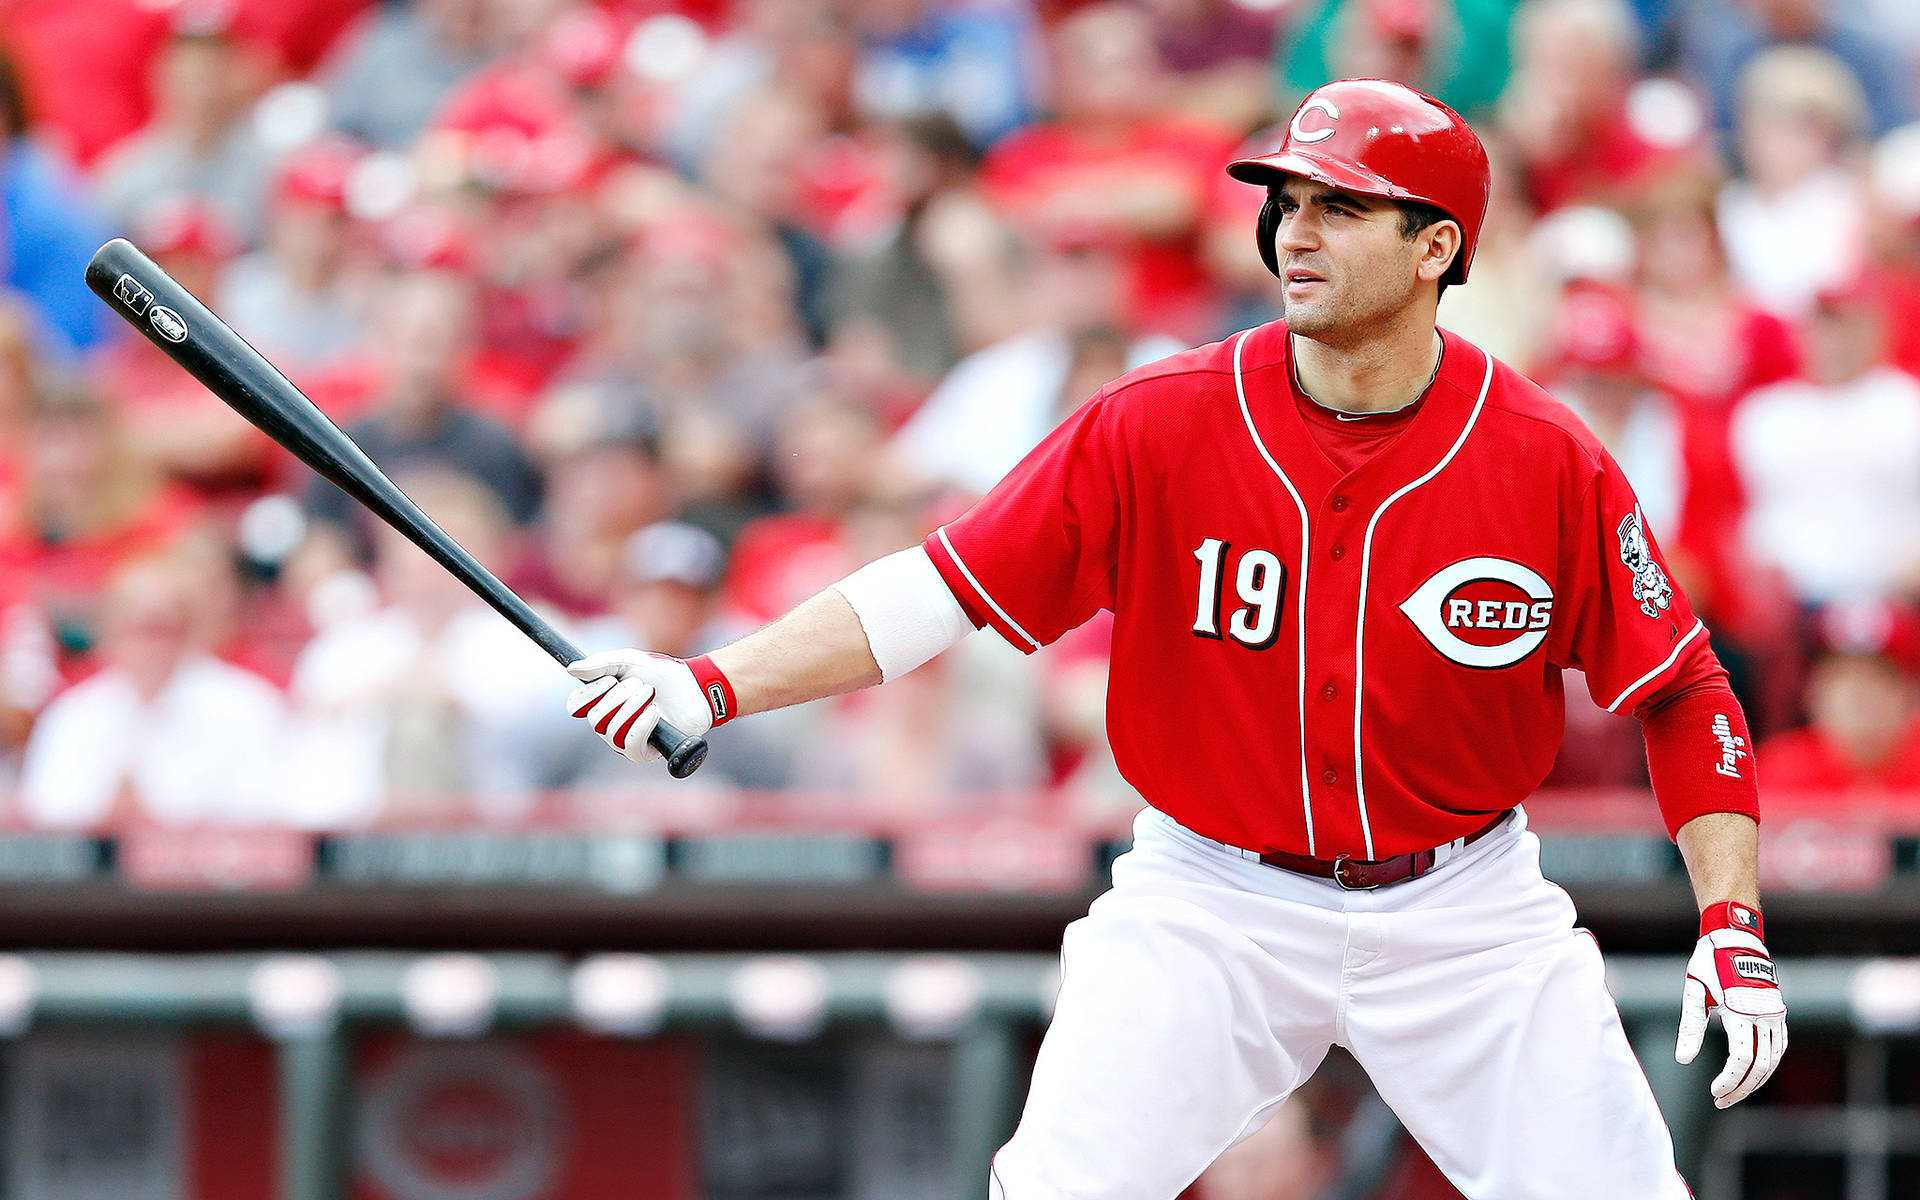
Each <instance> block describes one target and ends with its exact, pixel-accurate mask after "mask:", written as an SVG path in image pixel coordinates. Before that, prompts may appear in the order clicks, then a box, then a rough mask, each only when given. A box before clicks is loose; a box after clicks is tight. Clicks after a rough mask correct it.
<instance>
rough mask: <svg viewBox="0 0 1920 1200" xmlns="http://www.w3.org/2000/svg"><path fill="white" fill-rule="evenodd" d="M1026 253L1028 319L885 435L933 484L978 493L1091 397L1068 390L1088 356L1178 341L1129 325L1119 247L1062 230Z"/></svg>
mask: <svg viewBox="0 0 1920 1200" xmlns="http://www.w3.org/2000/svg"><path fill="white" fill-rule="evenodd" d="M1028 254H1029V256H1030V263H1029V271H1030V275H1029V282H1028V284H1027V286H1026V287H1025V288H1024V289H1022V291H1023V292H1024V293H1025V295H1026V298H1027V301H1028V307H1027V308H1026V309H1025V311H1026V313H1027V319H1028V325H1027V327H1026V328H1025V329H1023V330H1022V331H1021V332H1019V333H1016V334H1014V335H1013V336H1012V337H1009V338H1006V339H1004V340H1002V341H1000V342H997V343H995V344H994V345H992V346H988V347H987V348H986V349H984V350H980V351H977V352H976V353H974V354H971V355H968V356H967V357H966V358H964V359H962V360H961V361H960V362H959V363H958V364H956V365H955V367H954V368H953V370H951V371H949V372H948V373H947V375H946V378H944V379H943V380H942V381H941V382H940V385H939V386H938V387H936V388H935V389H934V390H933V394H932V395H930V396H929V397H928V398H927V401H926V403H925V404H923V405H922V406H921V407H920V410H919V411H918V412H916V413H915V414H914V415H913V418H912V419H911V420H910V421H908V422H907V424H906V425H905V426H904V427H903V428H902V429H901V430H900V432H899V434H898V435H897V436H896V437H895V439H894V447H895V449H896V450H897V451H898V453H899V454H900V455H901V458H902V460H903V461H904V462H905V463H906V465H907V466H908V467H909V468H910V469H912V470H914V471H916V472H918V473H919V474H920V475H922V476H923V477H925V478H927V479H928V480H930V481H932V482H935V483H940V484H945V485H950V486H953V487H956V488H958V489H960V490H962V491H966V492H969V493H971V494H974V495H982V494H985V492H986V491H987V489H988V488H990V487H992V486H993V485H994V484H995V483H997V482H999V480H1000V477H1001V476H1003V475H1005V474H1006V473H1007V471H1008V470H1009V469H1010V468H1011V467H1012V466H1013V465H1014V464H1015V463H1017V462H1019V461H1020V458H1021V456H1022V455H1024V454H1025V453H1026V452H1027V451H1028V450H1031V449H1032V448H1033V447H1034V446H1036V445H1038V444H1039V442H1040V439H1041V438H1043V437H1045V436H1046V434H1047V431H1048V430H1050V429H1052V428H1053V427H1054V425H1055V424H1056V423H1057V422H1058V421H1059V420H1060V418H1061V416H1062V415H1063V414H1065V413H1066V412H1068V411H1071V409H1072V408H1074V407H1076V406H1078V405H1079V404H1080V403H1081V402H1082V401H1084V400H1085V399H1086V398H1087V397H1088V396H1090V395H1092V389H1091V388H1089V389H1088V390H1087V391H1085V392H1080V391H1076V390H1073V389H1078V388H1081V387H1084V386H1085V385H1086V384H1087V382H1088V381H1089V380H1090V379H1091V378H1092V375H1093V374H1095V373H1097V368H1096V369H1095V370H1093V371H1089V370H1088V369H1086V368H1088V367H1089V365H1090V363H1089V357H1090V356H1091V361H1092V362H1093V363H1098V364H1104V365H1106V366H1118V367H1119V368H1120V369H1123V370H1124V369H1126V368H1129V367H1134V366H1139V365H1141V364H1143V363H1146V362H1149V361H1152V360H1153V359H1156V358H1159V357H1162V356H1163V355H1167V354H1172V353H1175V352H1176V351H1178V350H1180V349H1182V348H1183V347H1182V344H1181V343H1179V342H1177V341H1175V340H1174V339H1172V338H1170V337H1167V336H1166V335H1164V334H1152V333H1144V332H1137V331H1130V329H1129V326H1128V325H1127V315H1126V312H1125V309H1124V306H1125V303H1126V299H1125V297H1126V285H1125V280H1126V278H1127V259H1126V254H1125V251H1124V249H1122V248H1120V247H1117V246H1115V245H1113V244H1112V243H1111V242H1109V241H1106V240H1102V239H1101V238H1099V237H1090V236H1086V235H1084V234H1083V233H1081V232H1079V231H1065V232H1063V233H1061V234H1059V235H1057V236H1056V237H1055V238H1054V239H1053V240H1052V241H1050V242H1044V243H1040V244H1037V245H1033V246H1030V247H1029V248H1028ZM1116 342H1117V344H1118V353H1116V352H1115V350H1116ZM1108 378H1111V376H1109V377H1108ZM1099 382H1101V383H1104V382H1105V380H1104V379H1102V380H1100V381H1099ZM1095 386H1097V384H1096V385H1095ZM827 582H831V580H828V581H827Z"/></svg>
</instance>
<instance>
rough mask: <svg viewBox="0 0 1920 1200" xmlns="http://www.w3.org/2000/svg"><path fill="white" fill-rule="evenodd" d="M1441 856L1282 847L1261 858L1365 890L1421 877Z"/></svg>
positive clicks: (1482, 831)
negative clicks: (1321, 852)
mask: <svg viewBox="0 0 1920 1200" xmlns="http://www.w3.org/2000/svg"><path fill="white" fill-rule="evenodd" d="M1512 815H1513V810H1512V809H1508V810H1507V811H1505V812H1501V813H1496V814H1494V817H1493V819H1492V820H1491V821H1488V822H1487V823H1486V824H1485V825H1482V826H1481V827H1480V828H1478V829H1476V830H1474V831H1473V832H1472V833H1470V834H1468V835H1467V836H1466V837H1464V838H1462V839H1460V841H1459V842H1458V843H1457V844H1458V845H1459V847H1460V848H1461V849H1463V850H1464V849H1466V848H1467V847H1468V846H1471V845H1473V844H1474V843H1475V842H1477V841H1479V840H1480V839H1481V838H1483V837H1485V836H1487V835H1488V834H1490V833H1492V832H1493V831H1494V830H1496V829H1498V828H1500V826H1501V825H1503V824H1505V823H1506V820H1507V818H1508V817H1509V816H1512ZM1452 844H1455V843H1449V845H1452ZM1439 857H1440V850H1439V849H1438V848H1436V849H1433V850H1415V851H1414V852H1413V853H1411V854H1396V855H1394V856H1393V857H1392V858H1381V859H1374V860H1367V859H1362V858H1350V857H1348V856H1347V855H1344V854H1342V855H1341V856H1340V857H1338V858H1308V857H1307V856H1306V855H1304V854H1287V853H1284V852H1282V851H1279V850H1269V851H1267V852H1266V853H1265V854H1262V855H1261V856H1260V861H1261V862H1263V863H1265V864H1266V865H1267V866H1269V867H1278V868H1280V869H1281V870H1282V871H1292V872H1294V873H1295V874H1297V875H1312V876H1315V877H1316V878H1320V879H1331V880H1333V881H1334V882H1335V883H1337V884H1339V885H1340V886H1341V887H1343V888H1345V889H1347V890H1348V891H1350V892H1365V891H1371V890H1372V889H1374V888H1377V887H1385V886H1386V885H1388V884H1390V883H1403V882H1405V881H1406V880H1409V879H1418V878H1419V877H1420V876H1422V875H1425V874H1426V873H1427V872H1428V871H1431V870H1433V868H1434V866H1435V865H1436V862H1437V860H1438V859H1439Z"/></svg>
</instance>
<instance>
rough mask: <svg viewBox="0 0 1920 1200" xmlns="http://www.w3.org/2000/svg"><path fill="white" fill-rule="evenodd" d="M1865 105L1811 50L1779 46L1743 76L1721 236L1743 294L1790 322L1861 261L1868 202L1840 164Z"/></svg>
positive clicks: (1854, 143)
mask: <svg viewBox="0 0 1920 1200" xmlns="http://www.w3.org/2000/svg"><path fill="white" fill-rule="evenodd" d="M1866 103H1867V102H1866V96H1865V94H1864V93H1863V92H1862V91H1861V88H1860V84H1859V83H1858V82H1857V81H1856V80H1855V79H1854V77H1853V75H1852V74H1851V73H1850V72H1848V70H1847V68H1846V64H1845V63H1842V62H1841V61H1840V60H1839V59H1837V58H1835V57H1834V56H1833V55H1832V54H1829V53H1827V52H1826V51H1824V50H1818V49H1815V48H1814V47H1811V46H1777V47H1775V48H1774V49H1771V50H1768V51H1766V52H1765V53H1763V54H1761V55H1759V56H1758V57H1756V58H1755V59H1753V61H1752V62H1750V63H1748V64H1747V66H1746V67H1745V69H1744V70H1743V71H1742V72H1741V74H1740V88H1739V114H1738V120H1737V123H1736V131H1737V135H1738V136H1737V140H1738V146H1739V159H1740V164H1741V167H1742V168H1743V171H1744V173H1743V175H1742V176H1741V177H1739V178H1737V179H1735V180H1733V181H1732V182H1730V183H1728V184H1727V186H1726V188H1725V189H1723V190H1722V192H1721V194H1720V230H1721V234H1722V236H1723V237H1724V238H1725V240H1726V247H1727V256H1728V260H1729V262H1730V263H1731V264H1732V268H1733V275H1734V278H1735V279H1736V280H1738V281H1739V283H1740V286H1741V287H1742V288H1744V289H1745V291H1746V293H1747V295H1748V296H1750V297H1752V298H1753V300H1754V301H1755V302H1756V303H1758V304H1761V305H1763V306H1764V307H1766V308H1768V309H1770V310H1772V311H1773V312H1776V313H1779V314H1780V315H1781V316H1783V317H1786V318H1788V319H1790V320H1792V319H1797V318H1798V317H1800V316H1801V315H1803V314H1804V313H1805V312H1806V311H1807V309H1808V307H1809V305H1810V304H1811V303H1812V301H1813V298H1814V295H1815V294H1816V293H1818V292H1819V291H1820V290H1821V289H1822V288H1827V287H1832V286H1834V285H1836V284H1839V283H1843V282H1845V281H1847V280H1850V279H1852V278H1853V276H1855V275H1857V274H1858V273H1859V271H1860V269H1861V265H1862V263H1863V261H1864V259H1865V254H1866V248H1867V247H1866V234H1867V228H1866V218H1867V208H1866V197H1865V195H1864V194H1863V189H1862V188H1861V186H1860V181H1859V179H1858V178H1857V176H1856V175H1855V174H1854V173H1853V172H1852V171H1851V170H1850V169H1849V168H1848V165H1847V161H1846V160H1847V158H1848V156H1849V155H1850V154H1851V152H1852V151H1854V150H1855V149H1856V148H1857V147H1858V145H1859V140H1860V137H1861V135H1862V134H1863V133H1864V132H1865V128H1866V115H1867V107H1866ZM1787 244H1791V245H1792V246H1793V247H1794V252H1793V253H1792V254H1782V253H1780V250H1779V248H1780V247H1781V246H1782V245H1787Z"/></svg>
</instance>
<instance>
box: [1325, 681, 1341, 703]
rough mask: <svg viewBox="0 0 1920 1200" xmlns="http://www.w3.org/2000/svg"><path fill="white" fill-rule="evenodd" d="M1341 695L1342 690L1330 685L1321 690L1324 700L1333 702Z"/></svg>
mask: <svg viewBox="0 0 1920 1200" xmlns="http://www.w3.org/2000/svg"><path fill="white" fill-rule="evenodd" d="M1339 694H1340V689H1339V688H1336V687H1334V686H1333V685H1332V684H1328V685H1327V686H1325V687H1323V688H1321V689H1320V698H1321V699H1322V700H1331V699H1333V698H1334V697H1335V696H1338V695H1339Z"/></svg>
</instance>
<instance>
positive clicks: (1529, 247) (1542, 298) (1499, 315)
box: [1229, 137, 1563, 363]
mask: <svg viewBox="0 0 1920 1200" xmlns="http://www.w3.org/2000/svg"><path fill="white" fill-rule="evenodd" d="M1481 140H1482V141H1483V142H1485V143H1486V146H1487V153H1488V155H1489V159H1488V161H1489V163H1490V165H1491V166H1492V168H1493V191H1492V194H1491V196H1490V197H1489V199H1488V203H1487V216H1486V220H1485V221H1483V222H1482V223H1481V225H1480V241H1479V244H1478V245H1477V246H1476V247H1475V248H1474V252H1473V278H1472V279H1470V280H1468V281H1467V282H1466V283H1465V284H1462V285H1459V286H1457V287H1450V288H1448V289H1447V294H1446V296H1445V297H1444V298H1443V299H1442V301H1441V315H1440V320H1441V323H1442V324H1444V325H1445V326H1446V327H1447V328H1448V329H1451V330H1453V331H1454V332H1455V333H1458V334H1460V335H1461V336H1462V337H1464V338H1466V339H1468V340H1469V341H1471V342H1472V343H1473V344H1474V345H1476V346H1479V347H1481V348H1482V349H1484V350H1486V351H1487V353H1489V354H1491V355H1493V356H1494V357H1495V358H1498V359H1500V360H1501V361H1502V362H1508V363H1534V362H1538V361H1539V359H1540V356H1541V354H1542V353H1543V352H1544V350H1545V345H1544V343H1545V341H1546V339H1547V336H1548V332H1549V325H1550V322H1551V320H1552V315H1553V312H1554V300H1555V299H1556V297H1557V296H1558V294H1559V292H1560V289H1561V287H1562V285H1563V281H1562V279H1561V278H1560V277H1559V272H1558V271H1556V270H1555V266H1556V264H1554V263H1552V262H1551V261H1550V260H1549V258H1548V256H1547V255H1546V254H1544V253H1542V252H1541V248H1540V247H1539V246H1537V245H1535V244H1534V243H1533V241H1532V234H1533V232H1534V228H1535V225H1534V217H1535V213H1534V211H1533V207H1532V205H1531V203H1530V202H1529V201H1528V199H1527V191H1526V186H1525V182H1524V180H1523V179H1522V177H1521V174H1520V163H1519V161H1518V156H1517V155H1515V154H1514V153H1512V152H1511V151H1510V150H1508V149H1507V147H1506V146H1505V145H1504V144H1503V143H1502V142H1501V141H1500V140H1499V139H1498V138H1497V137H1483V138H1482V139H1481ZM1229 182H1231V181H1229ZM1239 190H1240V191H1242V192H1246V191H1248V190H1250V189H1247V188H1244V187H1243V188H1241V189H1239ZM1239 230H1240V233H1241V236H1242V237H1245V236H1246V226H1245V224H1244V223H1243V224H1241V225H1240V226H1239ZM1241 253H1242V254H1243V255H1244V253H1245V251H1241ZM1262 274H1263V275H1264V274H1265V272H1264V270H1263V271H1262ZM1266 278H1267V281H1268V282H1271V281H1272V276H1267V277H1266Z"/></svg>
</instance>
